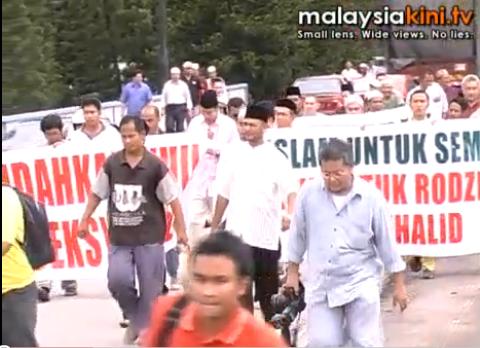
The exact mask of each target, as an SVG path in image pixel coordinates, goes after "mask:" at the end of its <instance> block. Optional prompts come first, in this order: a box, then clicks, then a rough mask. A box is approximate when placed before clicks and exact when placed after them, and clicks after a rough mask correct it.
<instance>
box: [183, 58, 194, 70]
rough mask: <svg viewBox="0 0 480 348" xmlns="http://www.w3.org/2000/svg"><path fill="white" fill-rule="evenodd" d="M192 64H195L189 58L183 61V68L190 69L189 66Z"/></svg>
mask: <svg viewBox="0 0 480 348" xmlns="http://www.w3.org/2000/svg"><path fill="white" fill-rule="evenodd" d="M192 65H193V64H192V62H190V61H188V60H187V61H186V62H185V63H183V68H184V69H189V68H190V69H191V68H192Z"/></svg>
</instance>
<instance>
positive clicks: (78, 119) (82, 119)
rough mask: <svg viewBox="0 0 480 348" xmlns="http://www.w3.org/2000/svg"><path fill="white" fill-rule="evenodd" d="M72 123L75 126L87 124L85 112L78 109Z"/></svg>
mask: <svg viewBox="0 0 480 348" xmlns="http://www.w3.org/2000/svg"><path fill="white" fill-rule="evenodd" d="M72 123H73V124H83V123H85V116H83V110H82V109H78V110H77V111H75V112H74V113H73V115H72Z"/></svg>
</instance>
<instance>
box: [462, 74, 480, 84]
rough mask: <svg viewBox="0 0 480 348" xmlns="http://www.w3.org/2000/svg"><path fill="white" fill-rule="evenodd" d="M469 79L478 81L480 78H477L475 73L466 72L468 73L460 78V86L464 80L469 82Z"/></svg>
mask: <svg viewBox="0 0 480 348" xmlns="http://www.w3.org/2000/svg"><path fill="white" fill-rule="evenodd" d="M470 81H474V82H480V78H479V77H478V76H477V75H474V74H468V75H466V76H465V77H464V78H463V79H462V86H463V85H464V84H465V83H466V82H470Z"/></svg>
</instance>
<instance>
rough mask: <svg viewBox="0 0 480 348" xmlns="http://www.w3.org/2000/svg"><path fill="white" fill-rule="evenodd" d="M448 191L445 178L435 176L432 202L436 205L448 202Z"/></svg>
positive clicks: (438, 175) (440, 175) (439, 175)
mask: <svg viewBox="0 0 480 348" xmlns="http://www.w3.org/2000/svg"><path fill="white" fill-rule="evenodd" d="M446 193H447V190H446V188H445V176H444V175H443V174H440V173H438V174H435V175H434V176H433V178H432V201H433V203H435V204H442V203H444V202H445V200H446Z"/></svg>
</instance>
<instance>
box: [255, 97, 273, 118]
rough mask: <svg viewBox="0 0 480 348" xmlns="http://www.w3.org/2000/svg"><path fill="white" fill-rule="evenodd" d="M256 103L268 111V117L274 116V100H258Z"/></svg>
mask: <svg viewBox="0 0 480 348" xmlns="http://www.w3.org/2000/svg"><path fill="white" fill-rule="evenodd" d="M255 105H256V106H259V107H262V108H264V109H265V110H266V111H267V113H268V117H273V116H274V110H273V107H274V105H273V102H272V101H270V100H260V101H259V102H256V103H255Z"/></svg>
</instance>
